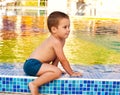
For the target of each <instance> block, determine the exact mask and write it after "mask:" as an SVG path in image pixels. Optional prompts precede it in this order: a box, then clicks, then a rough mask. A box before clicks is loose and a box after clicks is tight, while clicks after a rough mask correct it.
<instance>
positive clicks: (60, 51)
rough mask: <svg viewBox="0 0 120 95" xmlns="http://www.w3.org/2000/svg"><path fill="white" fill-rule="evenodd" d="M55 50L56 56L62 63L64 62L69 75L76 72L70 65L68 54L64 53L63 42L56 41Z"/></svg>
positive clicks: (63, 64)
mask: <svg viewBox="0 0 120 95" xmlns="http://www.w3.org/2000/svg"><path fill="white" fill-rule="evenodd" d="M54 51H55V53H56V56H57V58H58V59H59V61H60V63H61V64H62V66H63V68H64V69H65V71H66V72H67V73H68V74H69V75H72V74H74V71H73V70H72V68H71V67H70V64H69V62H68V60H67V58H66V56H65V55H64V52H63V45H62V44H61V42H59V41H57V42H55V44H54Z"/></svg>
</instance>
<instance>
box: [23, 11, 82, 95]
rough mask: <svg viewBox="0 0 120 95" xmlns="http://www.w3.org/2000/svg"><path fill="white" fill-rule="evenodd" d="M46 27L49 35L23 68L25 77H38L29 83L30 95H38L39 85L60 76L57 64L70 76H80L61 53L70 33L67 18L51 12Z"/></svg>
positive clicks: (61, 13)
mask: <svg viewBox="0 0 120 95" xmlns="http://www.w3.org/2000/svg"><path fill="white" fill-rule="evenodd" d="M47 26H48V29H49V31H50V33H51V35H50V36H49V37H48V38H47V39H46V40H45V41H44V42H43V43H42V44H41V45H40V46H38V47H37V48H36V49H35V50H34V51H33V53H32V54H31V55H30V57H29V58H28V60H26V62H25V63H24V66H23V69H24V71H25V73H26V74H27V75H31V76H38V77H37V78H36V79H35V80H34V81H32V82H30V83H29V88H30V91H31V93H32V95H39V87H40V86H41V85H43V84H45V83H48V82H50V81H52V80H55V79H57V78H59V77H60V76H61V74H62V71H61V70H60V69H59V68H58V67H57V66H58V63H59V62H60V63H61V65H62V66H63V68H64V70H65V71H66V72H67V73H68V74H69V75H70V76H82V74H81V73H80V72H74V71H73V70H72V68H71V67H70V64H69V62H68V60H67V58H66V56H65V54H64V51H63V47H64V44H65V40H66V38H67V37H68V35H69V33H70V19H69V16H68V15H67V14H65V13H63V12H59V11H55V12H52V13H51V14H50V15H49V16H48V19H47Z"/></svg>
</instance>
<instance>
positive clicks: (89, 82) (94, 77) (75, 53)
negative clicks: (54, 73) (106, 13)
mask: <svg viewBox="0 0 120 95" xmlns="http://www.w3.org/2000/svg"><path fill="white" fill-rule="evenodd" d="M1 19H2V20H1V21H0V26H1V27H0V29H1V30H0V92H22V93H29V92H30V91H29V89H28V86H27V84H28V82H30V81H32V80H33V79H35V78H36V77H31V76H26V75H25V74H24V72H23V69H22V65H23V62H24V61H25V60H26V59H27V57H28V56H29V55H30V53H31V52H32V51H33V49H34V48H35V47H36V46H38V45H39V44H40V43H41V42H42V41H43V40H44V39H45V38H46V37H48V36H49V33H48V32H47V29H46V24H45V23H44V21H45V20H46V19H45V18H44V17H43V16H40V17H34V16H3V17H1ZM71 20H72V21H71V27H72V31H71V34H70V36H69V38H68V39H67V43H66V46H65V48H64V50H65V54H66V56H67V58H68V60H69V61H70V63H71V66H72V68H73V69H74V70H75V71H76V70H77V71H83V74H84V75H83V77H77V78H75V77H74V78H73V77H72V78H71V77H69V76H68V75H63V76H62V77H61V78H60V79H57V80H55V81H51V82H50V83H48V84H46V85H43V86H42V87H41V88H40V91H41V93H43V94H62V95H64V94H72V95H73V94H75V95H76V94H78V95H120V93H119V90H120V86H119V84H120V81H119V78H120V76H119V72H120V69H119V68H120V67H119V63H120V52H119V49H120V48H119V27H118V26H119V24H118V22H119V19H97V18H96V19H94V18H82V17H81V18H80V17H71ZM98 22H99V25H96V23H98ZM113 22H114V23H113ZM103 23H106V24H105V26H104V27H103V26H102V25H103ZM112 23H113V24H112ZM114 26H115V27H114ZM111 27H112V29H111ZM109 28H110V30H109V31H108V29H109ZM100 31H102V33H100ZM106 31H107V32H106ZM113 76H114V77H113Z"/></svg>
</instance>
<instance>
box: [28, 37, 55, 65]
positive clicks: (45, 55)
mask: <svg viewBox="0 0 120 95" xmlns="http://www.w3.org/2000/svg"><path fill="white" fill-rule="evenodd" d="M55 40H57V39H55V38H53V37H51V36H50V37H49V38H48V39H46V40H45V41H44V42H43V43H42V44H41V45H39V46H38V47H37V48H36V49H35V50H34V51H33V53H32V54H31V55H30V58H35V59H38V60H40V61H41V62H42V63H50V62H51V61H54V60H55V59H56V54H55V51H54V48H53V44H54V42H55ZM48 43H49V44H48Z"/></svg>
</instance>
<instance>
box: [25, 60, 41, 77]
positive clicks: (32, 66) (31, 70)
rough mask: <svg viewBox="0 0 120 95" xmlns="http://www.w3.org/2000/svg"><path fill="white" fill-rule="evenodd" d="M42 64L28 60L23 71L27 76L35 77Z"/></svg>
mask: <svg viewBox="0 0 120 95" xmlns="http://www.w3.org/2000/svg"><path fill="white" fill-rule="evenodd" d="M41 65H42V63H41V62H40V61H39V60H37V59H28V60H26V61H25V63H24V66H23V70H24V72H25V73H26V74H27V75H30V76H36V75H37V72H38V71H39V69H40V67H41Z"/></svg>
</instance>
